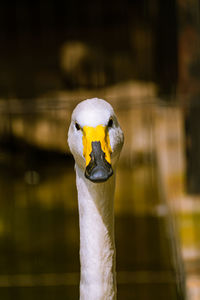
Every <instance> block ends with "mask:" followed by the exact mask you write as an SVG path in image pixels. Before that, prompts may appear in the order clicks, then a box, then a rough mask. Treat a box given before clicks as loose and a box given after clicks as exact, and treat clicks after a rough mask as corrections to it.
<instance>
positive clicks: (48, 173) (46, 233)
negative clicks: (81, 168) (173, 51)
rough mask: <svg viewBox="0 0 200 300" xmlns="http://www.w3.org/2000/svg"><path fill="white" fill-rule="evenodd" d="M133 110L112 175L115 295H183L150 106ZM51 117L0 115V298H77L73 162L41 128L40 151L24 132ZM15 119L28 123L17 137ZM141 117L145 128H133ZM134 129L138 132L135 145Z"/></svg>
mask: <svg viewBox="0 0 200 300" xmlns="http://www.w3.org/2000/svg"><path fill="white" fill-rule="evenodd" d="M140 111H141V109H139V110H138V109H136V108H135V109H133V113H134V116H135V125H136V126H135V127H134V130H135V131H134V130H133V131H132V129H129V130H130V132H129V133H127V137H128V136H129V137H132V139H128V141H130V144H129V145H131V151H132V152H130V149H127V148H126V146H125V150H124V154H123V155H122V158H121V163H120V166H119V172H118V184H117V192H116V203H115V204H116V205H115V208H116V222H115V224H116V247H117V272H118V275H117V278H118V299H126V300H128V299H130V300H132V299H140V300H143V299H144V300H145V299H161V298H162V299H166V300H167V299H172V300H173V299H184V296H183V293H184V286H183V274H182V269H181V268H180V263H179V255H180V253H178V250H177V248H176V246H177V241H176V234H175V231H174V228H173V226H171V225H170V224H171V217H170V210H169V207H168V204H167V203H166V202H165V199H164V198H162V194H161V193H160V186H159V181H158V166H157V160H156V156H155V151H154V150H153V149H154V147H155V145H154V138H153V135H152V132H153V131H152V130H153V126H152V123H151V122H152V111H151V110H149V111H147V110H142V115H141V114H140ZM127 113H130V111H129V112H128V111H123V112H122V114H121V118H122V123H123V120H124V121H125V120H126V121H127V120H128V118H127ZM52 115H53V112H52V111H51V110H50V112H49V114H48V113H46V114H45V115H41V114H40V115H39V116H38V114H36V113H35V114H34V113H32V114H31V115H29V118H27V115H26V116H25V115H19V114H17V115H16V114H13V115H12V114H11V115H5V114H4V115H3V118H4V121H5V120H6V122H8V123H10V127H9V128H10V130H8V127H7V129H6V130H5V131H4V132H3V131H2V136H1V142H0V194H1V210H0V297H1V299H5V300H10V299H19V300H25V299H29V300H31V299H35V298H36V297H37V298H38V299H48V300H49V299H57V298H59V299H70V300H73V299H78V295H79V288H78V284H79V253H78V252H79V228H78V210H77V200H76V188H75V174H74V171H73V159H72V157H71V156H70V155H67V154H66V153H63V152H62V151H61V148H60V147H59V146H58V148H57V149H56V150H55V147H50V144H51V139H52V136H51V134H50V132H49V131H48V137H46V139H48V140H50V141H49V142H48V146H47V147H46V148H45V147H43V145H44V144H43V143H42V144H41V146H39V143H38V140H37V139H36V138H35V139H34V137H33V136H30V135H28V133H30V132H29V128H34V126H35V128H36V127H37V124H41V123H37V122H41V119H42V122H43V124H44V123H45V124H46V127H47V128H48V126H49V124H51V122H52ZM50 116H51V118H50ZM123 116H124V117H123ZM38 117H40V118H39V121H38ZM129 118H130V117H129ZM16 119H17V120H18V123H20V122H21V123H22V124H28V125H27V126H25V127H24V126H22V127H23V128H25V129H27V131H25V132H24V136H23V135H22V131H21V136H19V134H18V135H17V134H16V132H17V131H16V129H15V130H13V124H15V121H16ZM55 119H56V121H55ZM55 119H54V120H53V122H54V124H58V123H59V124H62V125H61V129H60V130H61V131H63V130H66V127H65V126H64V125H63V123H62V122H61V121H58V120H57V117H55ZM142 119H143V120H144V119H145V122H146V123H145V124H146V127H145V128H146V129H144V128H142V129H139V128H140V126H141V123H143V122H141V120H142ZM19 120H21V121H19ZM24 120H25V121H24ZM62 121H63V120H62ZM23 122H25V123H23ZM29 122H30V123H29ZM2 123H3V121H2ZM2 123H1V125H2ZM33 124H34V125H33ZM59 126H60V125H59ZM56 128H57V129H58V127H56ZM137 128H138V129H137ZM31 130H33V129H31ZM137 130H143V131H144V135H142V134H141V135H140V139H139V140H138V142H137V143H136V142H134V141H136V140H137V138H138V135H137V134H138V132H137ZM125 131H126V129H125ZM41 134H42V133H41ZM46 134H47V131H46ZM58 136H59V133H58ZM35 137H36V136H35ZM54 137H55V135H54ZM142 137H143V139H142ZM31 138H32V142H31ZM40 139H42V138H41V137H40ZM35 141H36V142H35ZM54 143H55V141H54ZM65 143H66V139H65ZM134 147H135V148H134ZM142 149H146V150H148V151H144V152H142ZM130 153H134V155H130ZM174 249H175V250H174Z"/></svg>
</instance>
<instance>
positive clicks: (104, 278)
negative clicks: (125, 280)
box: [76, 167, 116, 300]
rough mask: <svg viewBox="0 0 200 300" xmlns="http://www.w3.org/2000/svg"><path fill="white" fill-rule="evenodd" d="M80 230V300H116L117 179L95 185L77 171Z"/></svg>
mask: <svg viewBox="0 0 200 300" xmlns="http://www.w3.org/2000/svg"><path fill="white" fill-rule="evenodd" d="M76 184H77V190H78V205H79V226H80V263H81V282H80V300H105V299H106V300H114V299H116V278H115V243H114V209H113V199H114V190H115V177H114V175H113V176H112V177H111V178H110V179H109V180H108V181H106V182H104V183H92V182H90V181H89V180H88V179H86V178H85V176H84V174H83V172H81V170H80V169H79V168H78V167H76Z"/></svg>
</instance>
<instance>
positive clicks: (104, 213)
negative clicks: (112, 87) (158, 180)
mask: <svg viewBox="0 0 200 300" xmlns="http://www.w3.org/2000/svg"><path fill="white" fill-rule="evenodd" d="M88 128H89V130H93V131H94V132H95V134H96V135H95V137H94V136H93V137H92V148H91V149H92V152H91V153H89V156H88V157H90V158H89V160H90V161H89V163H88V164H87V162H86V154H84V153H86V152H87V149H85V148H87V147H89V146H88V145H87V143H91V141H90V140H89V138H88V134H87V135H86V131H87V130H88ZM98 128H100V131H98ZM93 131H92V132H93ZM98 132H104V133H105V136H103V137H98V134H99V133H98ZM89 133H90V131H89ZM83 136H86V137H87V139H88V141H86V142H85V144H84V142H83ZM96 136H97V137H96ZM68 143H69V147H70V150H71V152H72V154H73V156H74V159H75V170H76V185H77V190H78V205H79V226H80V262H81V282H80V299H81V300H111V299H112V300H113V299H116V276H115V243H114V211H113V200H114V190H115V173H116V164H117V161H118V158H119V155H120V152H121V148H122V145H123V132H122V130H121V128H120V126H119V123H118V121H117V118H116V116H115V113H114V111H113V108H112V107H111V105H110V104H109V103H108V102H106V101H104V100H101V99H97V98H93V99H88V100H85V101H83V102H81V103H79V104H78V105H77V107H76V108H75V109H74V111H73V113H72V120H71V124H70V127H69V132H68ZM95 144H96V145H97V146H98V147H97V148H95V147H94V146H95ZM104 144H105V147H104ZM107 144H110V145H107ZM90 147H91V145H90ZM106 147H107V148H106ZM88 149H89V148H88ZM95 149H96V150H95ZM102 149H111V150H110V152H109V150H105V151H102ZM104 152H105V153H107V152H108V153H107V154H106V155H105V153H104ZM109 155H110V156H109ZM109 157H110V160H109ZM99 161H100V163H99ZM99 164H100V165H99ZM86 168H87V169H88V174H89V176H88V178H86ZM111 169H112V170H113V175H108V176H107V177H106V175H105V173H106V172H110V170H111ZM92 172H93V173H94V176H93V175H91V173H92ZM110 174H111V173H110ZM90 176H91V178H90ZM92 176H93V179H92Z"/></svg>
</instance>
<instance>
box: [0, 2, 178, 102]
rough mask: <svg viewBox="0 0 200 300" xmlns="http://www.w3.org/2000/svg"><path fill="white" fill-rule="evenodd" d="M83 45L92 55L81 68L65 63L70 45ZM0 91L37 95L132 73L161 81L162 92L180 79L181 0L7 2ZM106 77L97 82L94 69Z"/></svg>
mask: <svg viewBox="0 0 200 300" xmlns="http://www.w3.org/2000/svg"><path fill="white" fill-rule="evenodd" d="M72 41H79V42H82V43H84V45H86V46H87V47H88V48H89V49H90V54H91V53H92V55H88V57H87V58H86V60H84V62H83V66H82V68H83V72H84V74H86V77H88V80H86V82H84V83H83V82H81V80H79V78H78V77H79V76H78V72H79V71H78V70H75V72H74V73H73V74H68V73H67V74H66V72H63V71H62V69H61V66H60V50H61V47H62V46H63V44H64V43H66V42H72ZM0 65H1V68H0V96H1V97H19V98H32V97H34V96H36V95H38V94H41V93H44V92H47V91H48V92H49V91H51V90H57V89H74V88H79V87H81V86H84V87H87V88H88V87H89V88H91V87H92V88H93V87H94V88H99V87H102V85H103V86H107V85H109V84H113V83H117V82H119V81H125V80H130V79H135V80H143V81H154V82H156V83H157V84H158V85H159V91H160V93H161V94H169V93H172V92H175V89H176V82H177V13H176V2H175V1H174V0H168V1H162V0H132V1H128V0H125V1H120V0H117V1H106V0H101V1H100V0H97V1H91V0H86V1H76V0H75V1H74V0H69V1H55V0H49V1H45V0H41V1H38V0H36V1H12V2H10V1H1V4H0ZM101 71H103V72H105V73H106V79H105V80H104V82H103V84H102V82H99V81H98V80H97V82H96V83H91V80H90V79H89V78H90V76H91V74H93V73H95V72H101Z"/></svg>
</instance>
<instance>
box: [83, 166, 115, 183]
mask: <svg viewBox="0 0 200 300" xmlns="http://www.w3.org/2000/svg"><path fill="white" fill-rule="evenodd" d="M112 175H113V170H112V168H110V170H109V171H108V170H106V169H105V168H104V167H102V166H96V167H95V168H94V169H93V170H92V172H91V173H90V174H89V173H88V172H87V169H86V171H85V177H86V178H87V179H89V180H90V181H92V182H95V183H96V182H105V181H107V180H108V179H109V178H110V177H111V176H112Z"/></svg>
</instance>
